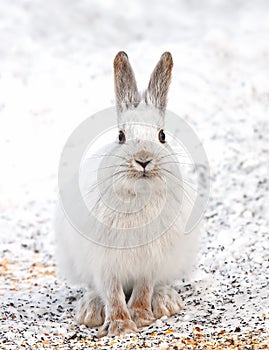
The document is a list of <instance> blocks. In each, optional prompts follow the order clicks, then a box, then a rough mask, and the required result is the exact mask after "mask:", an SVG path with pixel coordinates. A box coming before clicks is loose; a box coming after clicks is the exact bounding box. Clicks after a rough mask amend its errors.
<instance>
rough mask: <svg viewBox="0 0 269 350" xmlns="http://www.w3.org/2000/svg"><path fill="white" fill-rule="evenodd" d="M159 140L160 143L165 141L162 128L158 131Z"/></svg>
mask: <svg viewBox="0 0 269 350" xmlns="http://www.w3.org/2000/svg"><path fill="white" fill-rule="evenodd" d="M158 136H159V141H160V142H161V143H165V133H164V132H163V129H161V130H160V131H159V135H158Z"/></svg>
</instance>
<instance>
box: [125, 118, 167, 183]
mask: <svg viewBox="0 0 269 350" xmlns="http://www.w3.org/2000/svg"><path fill="white" fill-rule="evenodd" d="M119 149H120V152H121V154H122V156H124V157H125V159H126V165H127V174H128V177H133V178H143V177H144V178H154V177H159V178H160V176H161V164H162V161H163V159H164V158H165V157H166V156H168V154H169V153H170V155H171V150H170V147H169V146H168V144H167V143H166V140H165V133H164V131H163V129H160V128H159V127H158V126H155V125H150V124H141V123H126V124H125V125H123V128H122V129H120V131H119Z"/></svg>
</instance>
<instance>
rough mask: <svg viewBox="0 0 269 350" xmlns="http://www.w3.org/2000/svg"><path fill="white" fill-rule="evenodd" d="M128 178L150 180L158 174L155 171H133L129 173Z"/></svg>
mask: <svg viewBox="0 0 269 350" xmlns="http://www.w3.org/2000/svg"><path fill="white" fill-rule="evenodd" d="M130 176H131V177H132V178H135V179H152V178H154V177H157V176H158V172H157V171H156V170H144V171H137V170H135V169H133V170H131V171H130Z"/></svg>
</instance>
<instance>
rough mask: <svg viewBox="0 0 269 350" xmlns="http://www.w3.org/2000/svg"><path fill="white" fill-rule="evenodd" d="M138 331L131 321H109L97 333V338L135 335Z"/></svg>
mask: <svg viewBox="0 0 269 350" xmlns="http://www.w3.org/2000/svg"><path fill="white" fill-rule="evenodd" d="M137 331H138V329H137V327H136V324H135V323H134V322H133V321H132V320H113V321H112V320H110V321H107V322H105V323H104V325H103V326H102V327H101V328H100V329H99V331H98V337H104V336H106V335H107V336H109V337H110V336H113V335H117V336H119V335H125V334H129V333H136V332H137Z"/></svg>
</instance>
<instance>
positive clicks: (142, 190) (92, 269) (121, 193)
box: [55, 104, 199, 295]
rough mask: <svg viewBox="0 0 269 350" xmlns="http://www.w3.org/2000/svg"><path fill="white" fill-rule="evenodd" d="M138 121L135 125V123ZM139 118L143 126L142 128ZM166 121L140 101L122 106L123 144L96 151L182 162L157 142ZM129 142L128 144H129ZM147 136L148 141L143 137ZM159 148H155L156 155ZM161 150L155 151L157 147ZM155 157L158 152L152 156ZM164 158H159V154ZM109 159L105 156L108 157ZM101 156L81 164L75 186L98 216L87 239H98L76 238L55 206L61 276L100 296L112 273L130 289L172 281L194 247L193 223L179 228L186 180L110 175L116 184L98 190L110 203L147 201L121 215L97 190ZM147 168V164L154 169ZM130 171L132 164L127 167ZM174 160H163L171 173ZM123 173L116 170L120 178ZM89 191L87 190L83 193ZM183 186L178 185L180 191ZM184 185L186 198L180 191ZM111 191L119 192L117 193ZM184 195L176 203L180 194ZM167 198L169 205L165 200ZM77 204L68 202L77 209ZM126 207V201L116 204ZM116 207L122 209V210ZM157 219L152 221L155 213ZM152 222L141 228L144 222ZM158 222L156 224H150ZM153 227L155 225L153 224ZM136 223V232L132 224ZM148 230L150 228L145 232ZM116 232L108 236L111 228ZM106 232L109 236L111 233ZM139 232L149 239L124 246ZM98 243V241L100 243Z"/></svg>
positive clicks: (186, 204)
mask: <svg viewBox="0 0 269 350" xmlns="http://www.w3.org/2000/svg"><path fill="white" fill-rule="evenodd" d="M133 122H138V123H140V124H133ZM141 122H143V123H146V124H148V125H141ZM163 124H164V120H163V119H162V117H160V115H159V114H158V111H156V110H154V108H153V107H150V106H146V105H143V104H141V105H140V106H138V107H137V108H136V109H133V110H130V111H127V112H126V113H124V114H123V115H121V117H120V120H119V128H124V130H125V132H126V143H125V144H123V145H121V144H118V143H117V142H116V141H114V142H113V140H112V144H111V143H109V142H108V144H107V145H106V146H105V147H104V149H102V150H100V152H99V153H100V154H104V153H106V154H111V156H113V155H115V154H117V155H120V156H124V157H126V158H128V160H129V161H130V162H132V161H133V160H132V159H133V157H134V155H135V154H137V153H138V152H140V151H146V152H149V154H153V155H154V157H153V161H152V163H153V165H154V164H157V165H158V164H159V163H161V162H163V159H167V160H173V161H175V159H176V160H177V161H178V162H180V160H179V159H178V158H177V157H176V156H174V155H172V154H173V153H174V152H175V151H176V150H172V149H171V148H170V146H169V145H168V144H161V143H160V142H159V140H158V130H159V128H162V127H163ZM130 140H132V141H130ZM145 140H147V141H150V144H147V143H144V141H145ZM157 150H158V152H157ZM159 150H161V151H159ZM156 154H157V155H156ZM164 155H165V156H166V158H162V159H161V158H160V157H161V156H164ZM107 158H108V159H109V157H107ZM100 161H102V157H100V158H98V155H96V159H95V160H94V158H91V159H89V160H88V161H86V162H85V164H84V166H83V167H82V169H81V178H80V184H81V191H82V195H83V196H84V198H85V203H86V205H87V206H88V207H89V208H90V209H91V210H92V212H93V213H94V215H95V216H96V217H97V218H99V220H100V221H103V223H102V224H100V225H99V224H97V225H95V226H93V225H89V226H87V227H85V230H86V231H87V230H88V231H89V232H90V236H91V237H95V238H96V240H98V241H99V243H100V244H96V243H94V242H93V241H91V240H89V239H87V238H85V237H84V236H82V235H80V234H79V233H78V232H77V231H76V229H75V228H74V227H73V226H72V225H71V224H70V222H69V220H68V219H67V218H66V217H65V214H64V211H63V210H62V208H61V206H60V205H58V208H57V212H56V220H55V231H56V234H57V257H58V259H59V262H60V266H61V268H62V270H63V272H64V275H65V277H67V278H68V279H70V280H71V281H72V282H73V283H76V284H81V285H84V286H87V287H91V288H94V289H95V290H97V291H98V292H99V293H100V295H103V294H104V288H105V285H106V281H109V280H110V279H111V278H114V277H115V278H117V279H118V280H119V281H120V282H121V283H122V285H123V288H124V289H125V290H127V289H130V288H132V286H133V285H134V283H135V282H136V281H138V280H141V279H142V278H144V277H146V278H147V279H149V280H151V281H152V283H153V284H155V285H156V284H158V283H161V282H165V283H171V282H173V280H174V279H178V278H181V277H182V276H183V275H184V274H186V273H187V272H189V270H190V267H191V265H192V262H193V256H194V252H195V250H196V247H197V240H198V237H197V233H198V231H199V228H198V227H196V229H195V230H194V231H193V232H191V233H189V234H185V233H184V228H185V226H186V222H187V220H188V218H189V215H190V213H191V209H192V200H191V199H190V196H191V194H190V191H189V188H185V185H184V182H181V183H180V181H179V180H177V178H176V177H173V176H172V175H169V174H168V173H165V172H163V173H162V175H161V178H158V177H153V178H149V179H147V180H146V181H145V179H144V178H140V179H139V180H138V179H132V178H127V177H125V178H124V176H123V178H121V180H120V181H117V176H115V182H114V184H115V186H114V187H113V188H112V187H111V186H108V188H107V189H106V188H105V184H103V185H102V186H103V187H102V188H103V189H104V190H105V197H106V196H107V198H108V200H109V201H110V203H112V204H114V205H115V206H116V207H117V206H118V205H122V201H125V202H126V208H128V210H131V209H132V208H133V209H135V208H136V206H138V207H139V201H140V202H141V203H144V200H145V199H146V200H147V201H148V202H147V205H145V206H144V207H143V209H142V210H139V211H136V212H134V213H124V210H122V212H118V211H115V210H113V206H112V208H108V207H107V206H106V204H105V203H104V202H102V201H101V200H100V194H99V192H98V188H97V187H95V186H94V185H95V184H96V181H98V180H97V178H96V173H97V172H96V171H95V169H96V168H98V166H100V164H101V163H100ZM110 161H111V163H109V161H108V162H107V163H105V164H106V165H107V164H113V165H114V164H115V165H117V164H118V165H120V164H121V163H122V159H121V158H119V157H111V159H110ZM153 165H151V166H153ZM133 166H134V169H136V170H137V171H139V168H135V167H136V166H137V164H133ZM176 166H178V165H177V164H174V163H171V164H166V165H161V166H160V168H161V169H162V167H163V168H164V167H165V168H166V169H168V170H169V171H171V172H175V171H176V168H175V167H176ZM115 170H116V168H113V167H111V168H107V170H105V171H104V176H105V175H106V174H108V175H109V174H111V176H112V174H113V172H114V171H115ZM120 176H122V174H121V175H120ZM89 188H91V189H92V190H91V191H89ZM182 188H184V190H182ZM185 190H186V191H187V193H188V196H185ZM115 191H116V193H118V196H115ZM181 195H183V198H182V204H181V198H180V196H181ZM167 196H168V198H169V202H168V203H167V202H166V200H167ZM134 198H135V200H134ZM75 205H76V203H74V207H75ZM122 207H123V209H124V205H122ZM120 209H122V208H120ZM173 213H176V214H177V215H178V217H177V219H176V220H175V221H174V222H173V223H172V222H171V217H174V216H175V215H174V214H173ZM155 217H158V218H159V219H158V220H157V222H156V223H154V218H155ZM152 220H153V221H152ZM149 222H152V225H150V226H147V223H149ZM154 225H156V227H155V226H154ZM157 225H158V227H157ZM137 226H138V227H140V230H139V232H138V231H136V230H135V227H137ZM149 227H150V229H149ZM112 228H114V229H115V230H114V231H113V233H112V234H111V229H112ZM121 228H129V231H128V232H129V234H128V235H126V234H125V235H124V237H121V232H122V231H121V230H120V229H121ZM164 228H165V229H166V232H165V233H163V234H162V235H161V236H159V237H157V238H156V239H153V240H152V239H151V238H152V237H153V236H154V235H153V236H152V233H153V232H154V230H156V232H157V231H158V230H161V231H163V230H164ZM110 235H111V236H110ZM145 237H148V238H149V241H150V242H149V243H148V244H142V245H141V246H137V247H134V248H126V246H128V245H130V244H131V245H134V244H135V242H143V241H144V239H145ZM113 242H116V244H117V245H122V248H109V247H106V246H104V245H105V244H107V243H109V244H111V245H113ZM102 243H104V245H102Z"/></svg>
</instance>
